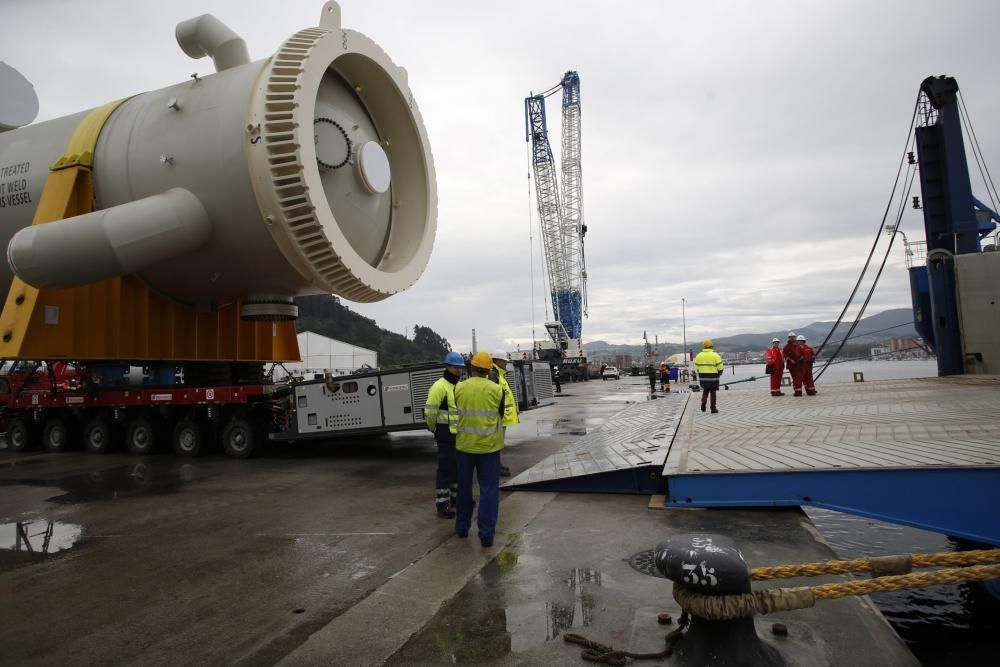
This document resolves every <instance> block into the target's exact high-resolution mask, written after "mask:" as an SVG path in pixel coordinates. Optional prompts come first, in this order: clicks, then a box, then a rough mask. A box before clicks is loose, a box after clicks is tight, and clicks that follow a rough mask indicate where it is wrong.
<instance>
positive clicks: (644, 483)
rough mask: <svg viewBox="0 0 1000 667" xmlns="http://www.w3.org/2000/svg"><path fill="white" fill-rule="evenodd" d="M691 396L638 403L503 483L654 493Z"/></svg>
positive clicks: (526, 487)
mask: <svg viewBox="0 0 1000 667" xmlns="http://www.w3.org/2000/svg"><path fill="white" fill-rule="evenodd" d="M689 396H690V394H683V395H679V394H672V395H669V396H665V397H663V398H660V399H657V400H654V401H647V402H643V403H635V404H633V405H631V406H630V407H628V408H626V409H625V410H622V411H621V412H619V413H618V414H616V415H615V416H613V417H611V418H610V419H608V420H607V421H606V422H605V423H604V425H603V426H601V428H600V429H598V430H597V431H594V432H593V433H589V434H587V435H585V436H584V437H582V438H580V439H579V440H577V441H576V442H574V443H573V444H571V445H569V446H568V447H566V448H565V449H563V450H561V451H559V452H557V453H556V454H553V455H552V456H550V457H548V458H546V459H544V460H542V461H541V462H539V463H538V464H536V465H535V466H533V467H532V468H529V469H528V470H526V471H524V472H523V473H521V474H520V475H518V476H517V477H515V478H513V479H511V480H510V481H509V482H507V483H506V484H504V485H503V488H505V489H508V490H512V489H520V490H532V491H570V492H572V491H580V492H588V491H590V492H604V493H608V492H610V493H651V492H653V491H656V490H658V489H659V488H660V487H661V473H662V469H663V464H664V462H665V461H666V459H667V453H668V452H669V450H670V444H671V443H672V442H673V439H674V435H675V434H676V433H677V426H678V424H679V423H680V419H681V415H682V414H683V412H684V406H685V404H686V403H687V399H688V397H689Z"/></svg>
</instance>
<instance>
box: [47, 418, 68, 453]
mask: <svg viewBox="0 0 1000 667" xmlns="http://www.w3.org/2000/svg"><path fill="white" fill-rule="evenodd" d="M71 445H72V434H71V433H70V426H69V422H67V421H66V420H65V419H63V418H62V417H49V418H48V419H47V420H46V421H45V426H43V427H42V447H44V448H45V451H47V452H52V453H54V454H58V453H60V452H65V451H69V448H70V446H71Z"/></svg>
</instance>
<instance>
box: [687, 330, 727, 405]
mask: <svg viewBox="0 0 1000 667" xmlns="http://www.w3.org/2000/svg"><path fill="white" fill-rule="evenodd" d="M701 346H702V348H703V349H702V351H701V352H699V353H698V356H696V357H695V358H694V369H695V370H696V371H698V380H699V382H701V411H702V412H704V411H705V403H706V402H708V401H709V399H711V405H712V412H718V411H719V410H718V408H717V407H716V405H715V400H716V396H717V395H718V393H719V377H720V376H721V375H722V369H723V365H722V357H720V356H719V355H718V354H717V353H716V351H715V350H714V349H713V348H714V347H715V346H714V344H713V343H712V341H710V340H706V341H705V342H704V343H702V345H701Z"/></svg>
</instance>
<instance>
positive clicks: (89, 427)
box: [83, 417, 114, 454]
mask: <svg viewBox="0 0 1000 667" xmlns="http://www.w3.org/2000/svg"><path fill="white" fill-rule="evenodd" d="M113 436H114V434H113V433H112V430H111V422H109V421H108V420H107V419H106V418H105V417H94V418H93V419H91V420H90V421H88V422H87V424H86V425H85V426H84V427H83V449H84V450H85V451H87V452H89V453H90V454H107V453H108V452H110V451H111V448H112V446H113V445H114V440H113Z"/></svg>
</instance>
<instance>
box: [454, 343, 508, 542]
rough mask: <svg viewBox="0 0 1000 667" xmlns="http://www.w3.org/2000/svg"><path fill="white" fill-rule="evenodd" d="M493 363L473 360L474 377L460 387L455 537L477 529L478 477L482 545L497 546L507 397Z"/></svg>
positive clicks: (484, 356)
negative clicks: (475, 496)
mask: <svg viewBox="0 0 1000 667" xmlns="http://www.w3.org/2000/svg"><path fill="white" fill-rule="evenodd" d="M492 369H493V359H492V357H491V356H490V353H489V352H477V353H476V354H474V355H472V362H471V368H470V371H471V373H472V377H470V378H469V379H468V380H465V381H464V382H460V383H458V386H456V387H455V405H456V407H457V412H458V427H457V430H458V433H457V434H456V440H455V449H456V450H457V451H456V456H457V458H458V505H457V507H456V508H455V509H456V512H457V516H456V518H455V533H456V534H457V535H458V536H459V537H468V536H469V528H470V527H471V526H472V507H473V503H472V473H473V471H475V473H476V478H477V479H478V481H479V513H478V515H477V517H476V523H477V525H478V526H479V541H480V543H481V544H482V545H483V546H484V547H489V546H493V537H494V535H495V533H496V526H497V514H498V513H499V510H500V450H502V449H503V436H504V433H503V418H504V412H505V407H506V406H505V405H504V391H503V389H502V388H501V387H500V385H499V384H497V383H495V382H491V381H490V379H489V373H490V371H491V370H492Z"/></svg>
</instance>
